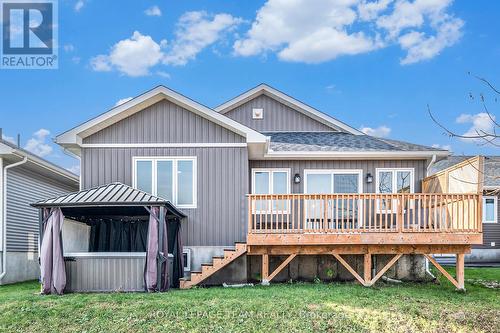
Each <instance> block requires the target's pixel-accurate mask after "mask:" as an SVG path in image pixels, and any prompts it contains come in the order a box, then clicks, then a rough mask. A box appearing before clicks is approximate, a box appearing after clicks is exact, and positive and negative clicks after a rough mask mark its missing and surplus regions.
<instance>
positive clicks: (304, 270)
mask: <svg viewBox="0 0 500 333" xmlns="http://www.w3.org/2000/svg"><path fill="white" fill-rule="evenodd" d="M342 257H343V258H344V260H345V261H347V262H348V263H349V265H350V266H351V267H352V268H353V269H355V270H356V272H358V274H359V275H361V276H363V256H361V255H348V256H347V255H346V256H342ZM392 257H393V256H391V255H377V256H373V267H376V271H377V272H378V271H380V270H381V269H382V268H383V267H384V266H385V265H386V264H387V262H389V260H391V258H392ZM285 259H286V256H270V257H269V266H270V267H269V273H271V272H272V271H274V270H275V269H276V268H277V267H278V266H279V265H280V264H281V263H282V262H283V260H285ZM261 265H262V259H261V256H249V259H248V280H249V281H252V282H258V281H260V279H261V270H262V268H261ZM385 276H387V277H390V278H394V279H398V280H404V281H423V280H426V279H428V277H427V276H426V273H425V259H424V258H423V257H422V256H416V255H405V256H403V257H401V258H400V259H399V260H398V261H397V263H396V264H395V265H394V266H393V267H392V268H390V269H389V270H388V271H387V272H386V274H385ZM316 278H318V279H320V280H322V281H352V280H354V277H353V276H352V274H351V273H349V271H348V270H347V269H345V268H344V266H343V265H342V264H340V263H339V262H338V261H337V260H336V259H335V258H334V257H333V256H331V255H318V256H311V255H308V256H297V257H295V258H294V259H293V260H292V261H291V262H290V264H289V265H288V266H287V267H285V268H284V269H283V270H282V271H281V272H280V273H279V274H278V275H277V276H276V277H275V278H274V279H273V282H286V281H289V280H299V281H314V280H315V279H316Z"/></svg>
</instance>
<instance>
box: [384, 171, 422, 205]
mask: <svg viewBox="0 0 500 333" xmlns="http://www.w3.org/2000/svg"><path fill="white" fill-rule="evenodd" d="M384 171H385V172H387V171H390V172H392V179H391V185H392V193H397V189H396V187H397V184H398V181H397V174H398V171H408V172H409V173H410V193H415V168H375V193H380V188H379V183H378V181H379V173H380V172H384ZM387 194H389V193H387ZM395 204H396V203H395V202H393V203H392V205H395ZM376 207H377V209H376V212H377V213H386V212H387V213H390V214H391V213H392V211H391V210H389V209H381V208H380V201H379V200H377V205H376Z"/></svg>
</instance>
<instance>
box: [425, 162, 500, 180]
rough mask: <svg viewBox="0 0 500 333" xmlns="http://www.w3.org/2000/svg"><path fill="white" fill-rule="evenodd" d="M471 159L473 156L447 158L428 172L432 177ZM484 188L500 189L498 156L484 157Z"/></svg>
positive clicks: (435, 164)
mask: <svg viewBox="0 0 500 333" xmlns="http://www.w3.org/2000/svg"><path fill="white" fill-rule="evenodd" d="M471 157H474V156H449V157H448V158H446V159H444V160H441V161H438V162H436V163H434V165H433V166H432V167H431V168H430V170H429V172H430V174H431V175H433V174H435V173H437V172H439V171H441V170H444V169H446V168H449V167H451V166H453V165H455V164H458V163H460V162H462V161H465V160H466V159H468V158H471ZM484 186H491V187H500V156H485V157H484Z"/></svg>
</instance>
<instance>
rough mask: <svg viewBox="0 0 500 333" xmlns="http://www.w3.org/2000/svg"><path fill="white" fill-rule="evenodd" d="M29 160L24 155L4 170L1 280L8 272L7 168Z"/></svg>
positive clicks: (0, 280)
mask: <svg viewBox="0 0 500 333" xmlns="http://www.w3.org/2000/svg"><path fill="white" fill-rule="evenodd" d="M26 162H28V156H24V158H23V160H22V161H19V162H16V163H13V164H9V165H7V166H6V167H4V168H3V170H2V181H3V182H2V183H3V184H2V189H1V190H2V201H3V202H2V220H3V221H1V222H2V247H3V248H2V273H1V274H0V282H2V279H3V277H4V276H5V274H7V262H6V261H7V170H9V169H11V168H14V167H16V166H19V165H21V164H24V163H26Z"/></svg>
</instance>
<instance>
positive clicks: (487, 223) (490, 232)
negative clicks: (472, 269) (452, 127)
mask: <svg viewBox="0 0 500 333" xmlns="http://www.w3.org/2000/svg"><path fill="white" fill-rule="evenodd" d="M473 159H474V157H473V156H449V157H448V158H446V159H443V160H441V161H439V162H437V163H435V164H434V165H433V166H432V167H431V169H430V174H432V175H434V174H438V173H445V172H451V171H452V170H456V169H459V168H460V167H461V166H465V167H466V166H468V165H470V164H471V161H472V160H473ZM480 173H481V174H482V177H483V182H481V183H480V185H481V187H482V190H481V192H482V194H483V207H482V211H483V215H482V227H483V242H482V243H481V244H476V245H473V246H472V252H471V254H469V255H467V256H466V257H465V260H466V262H468V263H470V264H489V263H498V262H500V223H499V220H498V218H499V216H498V197H499V195H500V156H485V157H484V163H483V167H482V168H481V170H480ZM456 181H457V180H456ZM458 181H459V180H458Z"/></svg>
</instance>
